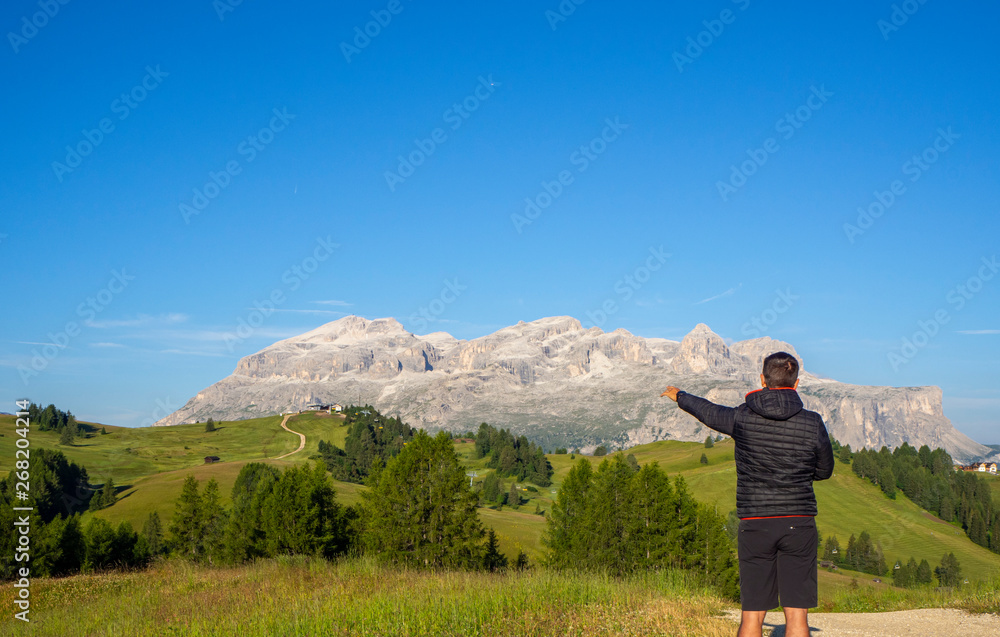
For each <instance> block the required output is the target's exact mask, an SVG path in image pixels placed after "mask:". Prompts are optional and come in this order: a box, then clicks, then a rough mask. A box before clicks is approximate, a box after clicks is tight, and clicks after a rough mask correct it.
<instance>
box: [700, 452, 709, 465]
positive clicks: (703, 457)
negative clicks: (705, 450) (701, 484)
mask: <svg viewBox="0 0 1000 637" xmlns="http://www.w3.org/2000/svg"><path fill="white" fill-rule="evenodd" d="M699 462H701V464H708V456H706V455H705V454H701V460H700V461H699Z"/></svg>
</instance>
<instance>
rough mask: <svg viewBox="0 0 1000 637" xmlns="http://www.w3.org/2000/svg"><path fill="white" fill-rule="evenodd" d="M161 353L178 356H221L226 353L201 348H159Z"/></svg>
mask: <svg viewBox="0 0 1000 637" xmlns="http://www.w3.org/2000/svg"><path fill="white" fill-rule="evenodd" d="M160 353H161V354H177V355H180V356H212V357H216V358H223V357H225V356H226V354H224V353H222V352H211V351H206V350H201V349H161V350H160Z"/></svg>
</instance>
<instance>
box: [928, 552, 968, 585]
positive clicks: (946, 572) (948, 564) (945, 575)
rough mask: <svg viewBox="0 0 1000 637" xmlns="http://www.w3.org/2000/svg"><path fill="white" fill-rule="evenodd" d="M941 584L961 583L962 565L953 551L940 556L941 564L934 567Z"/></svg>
mask: <svg viewBox="0 0 1000 637" xmlns="http://www.w3.org/2000/svg"><path fill="white" fill-rule="evenodd" d="M934 575H935V576H937V578H938V582H939V583H940V585H941V586H959V585H960V584H961V583H962V566H961V565H960V564H959V563H958V559H957V558H956V557H955V554H954V553H948V554H946V555H945V556H944V557H942V558H941V565H940V566H938V567H937V568H935V569H934Z"/></svg>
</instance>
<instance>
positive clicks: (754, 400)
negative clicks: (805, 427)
mask: <svg viewBox="0 0 1000 637" xmlns="http://www.w3.org/2000/svg"><path fill="white" fill-rule="evenodd" d="M746 401H747V407H749V408H750V409H752V410H753V411H754V412H755V413H757V414H760V415H761V416H763V417H764V418H769V419H770V420H788V419H789V418H791V417H792V416H794V415H795V414H797V413H799V412H800V411H802V407H803V405H802V399H801V398H799V393H798V392H797V391H795V390H794V389H792V388H790V387H788V388H782V389H767V388H764V389H758V390H756V391H752V392H750V393H749V394H747V395H746Z"/></svg>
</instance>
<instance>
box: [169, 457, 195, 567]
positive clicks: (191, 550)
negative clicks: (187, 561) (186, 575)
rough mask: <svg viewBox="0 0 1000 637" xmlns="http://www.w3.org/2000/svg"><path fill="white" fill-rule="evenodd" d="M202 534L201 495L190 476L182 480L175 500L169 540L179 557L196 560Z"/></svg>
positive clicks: (192, 477)
mask: <svg viewBox="0 0 1000 637" xmlns="http://www.w3.org/2000/svg"><path fill="white" fill-rule="evenodd" d="M202 532H203V525H202V515H201V495H200V494H199V493H198V480H197V478H195V477H194V476H192V475H189V476H188V477H187V478H185V479H184V486H183V487H181V495H180V497H179V498H178V499H177V504H176V505H175V509H174V516H173V518H172V519H171V521H170V540H171V544H173V547H174V549H175V550H176V551H177V553H179V554H180V555H182V556H184V557H188V558H192V559H194V558H198V557H200V555H201V548H202V546H201V537H202Z"/></svg>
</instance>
